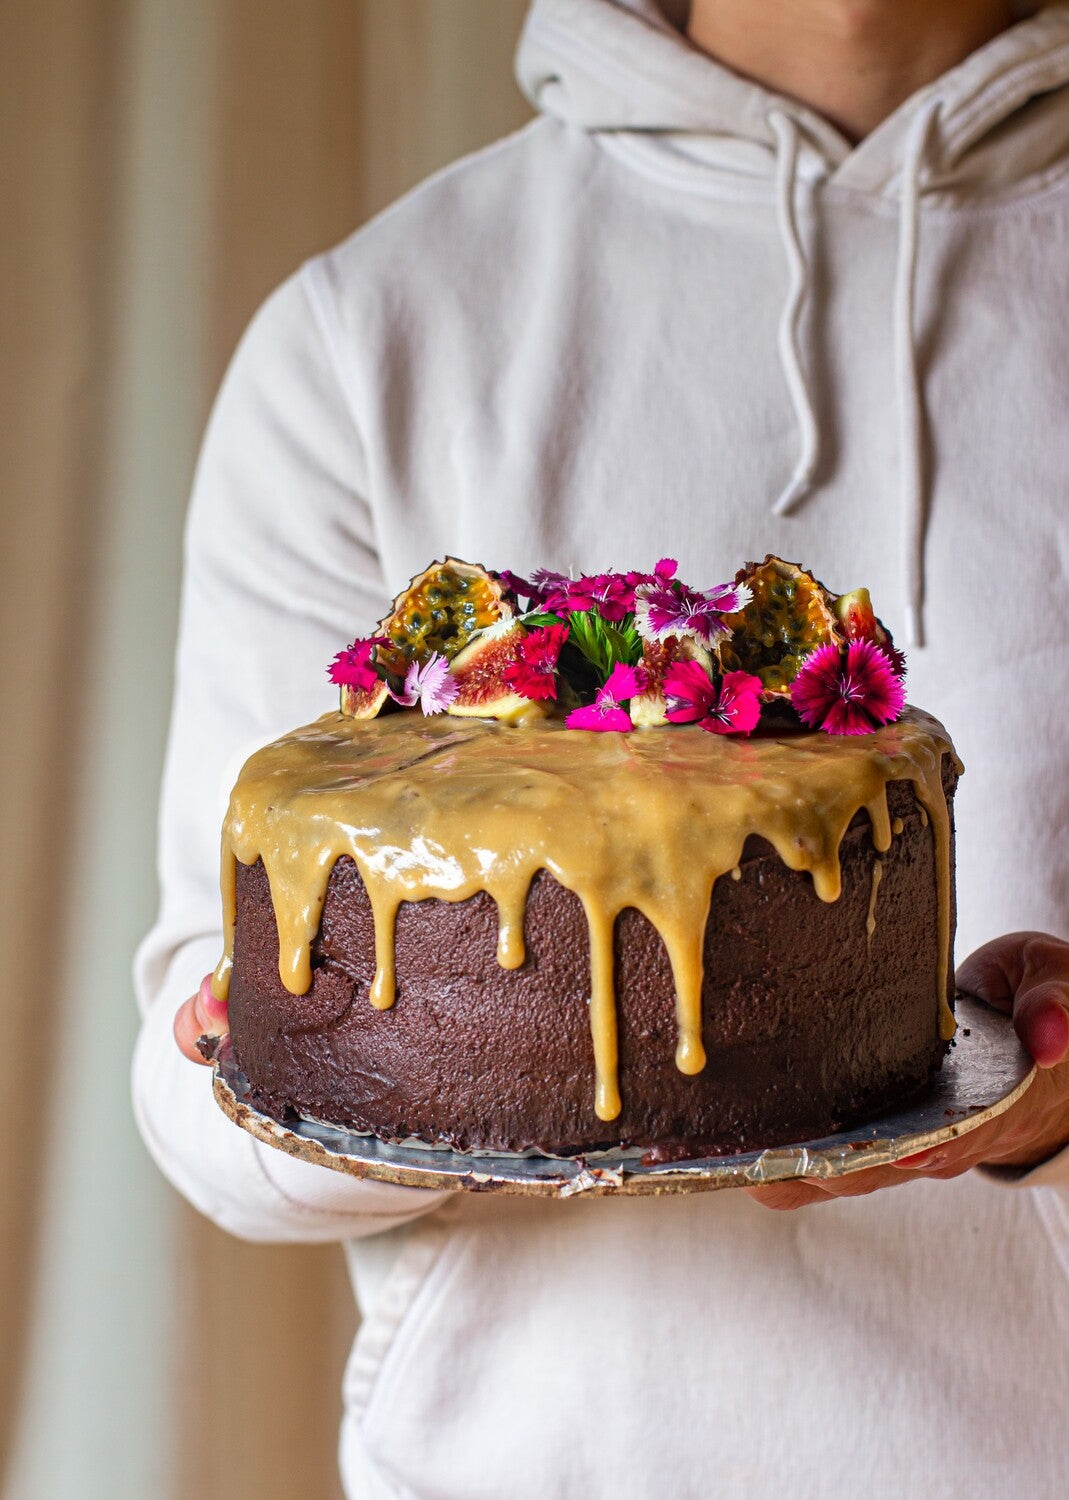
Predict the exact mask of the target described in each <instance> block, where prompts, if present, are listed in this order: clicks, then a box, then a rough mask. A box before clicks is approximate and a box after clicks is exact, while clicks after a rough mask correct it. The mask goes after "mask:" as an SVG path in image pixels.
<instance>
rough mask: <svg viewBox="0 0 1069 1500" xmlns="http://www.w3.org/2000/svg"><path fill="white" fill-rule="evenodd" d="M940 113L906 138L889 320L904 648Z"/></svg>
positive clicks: (928, 111)
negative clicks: (931, 175) (924, 212)
mask: <svg viewBox="0 0 1069 1500" xmlns="http://www.w3.org/2000/svg"><path fill="white" fill-rule="evenodd" d="M938 109H939V100H938V99H931V100H929V101H928V103H927V104H925V105H922V106H921V108H920V109H919V110H918V112H917V114H916V116H915V117H914V120H913V123H912V125H911V127H910V131H909V135H908V137H907V138H906V145H905V151H904V153H903V156H902V177H901V183H900V187H899V203H898V260H897V263H896V265H895V292H894V305H893V308H892V316H891V323H892V329H893V336H894V359H895V408H896V411H897V416H898V454H899V460H898V461H899V465H900V470H899V499H900V502H901V506H902V524H903V572H904V575H905V582H906V644H907V645H909V646H923V645H924V542H925V535H926V533H927V529H928V493H927V487H926V485H925V461H924V411H923V406H922V402H921V388H920V377H919V375H918V373H917V350H916V345H915V342H914V304H915V301H916V296H915V290H916V282H917V227H918V221H919V213H918V208H919V203H920V171H921V164H922V162H923V161H924V153H925V149H926V147H927V144H928V134H929V132H930V130H931V127H932V121H933V120H934V118H935V115H936V112H937V111H938Z"/></svg>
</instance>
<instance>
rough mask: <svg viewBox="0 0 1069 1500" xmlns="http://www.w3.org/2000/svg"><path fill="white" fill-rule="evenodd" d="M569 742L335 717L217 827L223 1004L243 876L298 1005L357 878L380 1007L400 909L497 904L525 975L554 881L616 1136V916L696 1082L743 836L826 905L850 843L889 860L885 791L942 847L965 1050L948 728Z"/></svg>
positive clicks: (280, 759)
mask: <svg viewBox="0 0 1069 1500" xmlns="http://www.w3.org/2000/svg"><path fill="white" fill-rule="evenodd" d="M576 739H577V735H576V733H575V732H574V731H570V730H568V729H566V728H565V726H564V724H563V723H562V722H561V721H560V720H558V719H552V718H547V719H545V720H543V721H541V722H538V723H534V724H528V725H525V726H524V727H522V728H515V727H511V726H509V725H506V724H500V723H494V722H487V721H479V722H477V723H476V722H472V721H470V720H469V721H468V722H464V721H463V720H458V719H456V718H449V717H446V716H444V715H443V716H440V717H438V716H434V717H424V716H423V715H419V714H394V715H392V716H389V717H384V718H382V719H381V720H378V721H376V722H374V723H371V722H367V721H362V720H359V719H353V718H350V717H347V716H345V715H343V714H327V715H324V717H323V718H321V719H319V720H317V721H316V722H315V723H314V724H311V725H308V726H306V727H304V728H302V729H298V730H296V731H294V732H293V733H292V734H290V735H287V736H285V737H284V738H283V739H281V740H278V741H276V742H275V743H274V744H272V745H269V746H268V747H266V748H265V749H263V750H261V751H259V752H258V753H257V754H256V755H254V756H253V757H252V758H251V759H250V760H249V761H248V762H247V763H246V765H245V767H244V769H243V770H242V772H241V775H240V777H239V780H238V783H237V785H236V787H235V788H234V792H233V795H232V798H231V802H230V809H229V812H228V815H227V819H226V823H225V825H224V829H223V841H222V855H223V858H222V888H223V900H224V919H225V954H224V956H223V958H222V959H221V961H220V963H219V966H218V968H217V970H216V973H215V978H214V982H213V987H214V990H215V993H216V995H217V996H219V998H225V996H226V992H227V985H228V978H229V972H230V967H231V962H232V955H233V941H234V925H235V916H236V913H235V892H236V867H237V862H239V861H240V862H241V863H243V864H246V865H249V864H253V863H255V861H256V860H257V859H261V860H262V861H263V864H264V867H265V870H266V872H267V876H268V880H269V882H270V888H271V897H272V902H273V905H274V910H275V916H276V920H277V925H278V934H279V974H280V976H281V979H282V982H283V984H284V985H285V987H286V988H287V989H288V990H289V991H290V992H291V993H292V994H294V995H301V994H304V993H305V992H306V991H307V990H308V988H309V986H310V984H311V981H312V969H311V950H312V944H313V941H314V939H315V937H316V934H317V932H318V930H319V924H320V917H321V914H322V910H323V904H324V901H325V899H326V891H327V883H328V881H329V878H330V872H331V870H332V869H333V867H334V864H335V863H336V861H337V860H338V859H339V858H341V857H342V856H343V855H347V856H348V857H349V858H350V859H352V860H353V862H354V864H355V865H356V867H357V869H358V871H359V873H360V876H361V879H362V880H363V882H364V885H365V887H366V889H367V893H368V897H369V900H370V902H371V907H372V911H373V914H374V930H375V976H374V980H373V982H372V984H371V986H370V993H369V1000H370V1002H371V1004H373V1005H375V1006H376V1007H378V1008H379V1009H387V1008H389V1007H390V1006H391V1005H392V1004H393V1003H394V998H395V992H396V979H395V970H394V943H393V939H394V921H395V918H396V914H397V909H398V907H399V906H400V904H401V903H402V902H404V901H417V902H418V901H424V900H428V899H431V898H434V899H437V900H440V901H447V902H459V901H464V900H467V899H468V898H469V897H471V896H473V895H475V894H476V893H477V892H479V891H486V892H487V893H488V894H489V895H490V896H491V897H492V898H493V900H494V901H495V903H496V905H497V910H498V914H499V940H498V949H497V955H498V962H499V963H500V964H501V966H502V967H503V968H506V969H513V968H517V967H519V966H520V965H521V964H522V963H523V962H524V961H525V952H524V938H523V924H524V911H525V906H526V900H527V893H528V890H529V888H530V884H531V881H532V880H533V878H534V876H535V874H536V873H537V872H538V871H540V870H545V871H547V872H548V873H549V874H551V875H552V876H553V878H554V879H555V880H557V881H558V882H559V883H560V884H561V885H562V886H564V887H566V888H567V889H568V890H570V891H573V892H574V893H575V895H576V896H577V897H578V898H579V900H580V901H581V903H582V906H583V910H584V912H585V914H586V920H587V924H588V928H589V934H590V1026H591V1036H592V1042H593V1052H594V1061H595V1075H596V1097H595V1111H596V1114H597V1116H598V1118H599V1119H601V1120H606V1121H608V1120H612V1119H615V1118H616V1117H617V1115H618V1114H619V1113H620V1107H621V1103H620V1093H619V1084H618V1077H617V1017H616V998H615V976H614V964H613V929H614V924H615V921H616V918H617V916H618V915H619V914H620V912H622V911H623V910H624V909H625V908H627V907H634V908H636V909H637V910H638V911H640V912H642V913H643V914H644V915H645V916H646V917H647V918H648V919H649V921H650V922H651V923H652V925H653V926H654V927H655V928H656V930H657V931H658V933H659V934H660V936H661V939H662V941H663V943H664V946H665V949H666V951H667V954H668V957H669V960H670V962H671V967H672V974H673V980H674V985H675V994H676V1008H677V1043H676V1065H677V1066H678V1067H679V1069H680V1071H681V1072H683V1073H687V1074H694V1073H699V1072H700V1071H701V1070H702V1068H703V1067H704V1065H705V1053H704V1050H703V1046H702V1034H701V1033H702V1026H701V997H702V979H703V960H702V955H703V947H704V940H705V928H706V922H707V918H708V913H709V906H710V901H711V898H712V892H713V887H714V885H715V882H716V881H717V880H718V879H720V877H721V876H723V875H725V874H728V873H729V872H732V871H733V870H734V869H735V868H737V867H738V864H739V860H740V858H741V854H742V849H743V845H744V844H745V842H746V839H747V837H748V836H749V835H751V834H756V835H758V836H760V837H761V838H763V839H765V840H766V841H767V842H768V843H769V844H770V845H772V847H773V848H774V849H775V850H776V852H777V853H778V855H779V857H780V858H781V859H782V861H783V862H784V864H785V865H786V866H788V867H789V868H790V869H792V870H798V871H806V872H808V873H809V874H810V875H811V877H812V880H813V885H814V889H815V892H816V894H817V896H818V897H819V898H820V899H821V900H822V901H829V902H830V901H835V900H836V899H837V898H838V896H839V894H840V889H841V871H840V862H839V848H840V842H841V840H842V837H843V834H844V833H845V831H846V828H847V827H848V825H849V824H850V822H851V820H852V819H853V817H854V816H855V814H856V813H857V812H859V811H860V810H862V809H865V810H866V811H867V813H868V816H869V820H870V823H871V828H872V840H873V844H874V846H875V849H876V851H877V854H884V853H886V851H887V850H888V849H890V847H891V843H892V838H893V836H894V833H895V832H897V831H899V829H898V828H896V829H894V830H892V825H891V821H890V817H889V813H888V806H887V786H888V784H889V783H890V782H892V781H908V782H911V783H912V785H913V788H914V791H915V794H916V798H917V802H918V804H919V806H920V809H921V811H922V816H923V817H926V819H927V820H928V821H929V823H930V825H931V828H932V831H933V835H934V856H935V871H934V874H935V880H936V889H937V897H938V926H939V930H938V945H939V972H938V976H937V981H936V990H937V1004H938V1007H939V1027H940V1033H941V1035H942V1037H943V1039H944V1040H949V1039H950V1037H952V1036H953V1034H954V1018H953V1014H952V1012H951V1010H950V1007H949V1005H948V1003H947V977H948V963H949V948H950V904H951V901H950V880H951V871H950V826H949V815H948V811H947V804H946V799H945V796H944V793H943V788H942V780H941V762H942V757H943V756H944V755H950V756H951V757H953V756H954V751H953V747H952V745H951V743H950V740H949V738H948V737H947V735H946V733H945V731H944V730H943V729H942V727H941V726H940V725H939V724H938V722H937V721H936V720H934V719H932V718H931V717H930V716H928V715H927V714H925V713H923V712H921V711H920V710H917V709H912V708H910V709H906V710H905V712H904V713H903V715H902V716H901V717H900V718H899V719H898V720H897V722H894V723H890V724H887V725H885V726H883V727H881V728H878V729H874V730H873V732H872V733H871V734H864V735H858V736H856V737H832V736H830V735H824V734H820V733H800V734H785V735H783V736H775V737H773V736H764V735H762V736H761V737H757V738H753V739H751V738H749V737H748V736H744V735H711V734H707V733H704V732H703V731H702V729H701V728H699V727H697V726H695V725H693V724H690V725H685V726H680V727H677V728H674V729H673V730H672V732H670V733H665V734H649V733H635V734H619V733H606V734H595V733H589V734H583V736H582V741H583V743H582V753H581V754H579V753H577V745H576ZM696 773H697V774H696ZM896 823H897V820H896ZM873 897H875V886H874V888H873ZM874 906H875V900H873V902H872V907H874ZM872 914H873V913H872V910H871V908H870V916H871V915H872Z"/></svg>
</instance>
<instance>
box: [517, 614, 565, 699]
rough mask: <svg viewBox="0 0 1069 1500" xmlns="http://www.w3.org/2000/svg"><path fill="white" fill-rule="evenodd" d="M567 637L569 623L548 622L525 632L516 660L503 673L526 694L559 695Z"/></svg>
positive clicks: (526, 696) (539, 696)
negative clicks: (560, 660) (559, 667)
mask: <svg viewBox="0 0 1069 1500" xmlns="http://www.w3.org/2000/svg"><path fill="white" fill-rule="evenodd" d="M567 639H568V627H567V625H547V626H545V627H544V628H543V629H540V630H532V631H530V632H529V634H527V635H525V636H524V638H523V640H522V641H521V642H520V644H519V646H518V648H517V653H516V660H515V661H510V662H509V664H508V665H507V666H506V667H505V670H504V672H503V673H502V676H503V677H504V679H505V681H506V682H507V683H508V685H509V687H510V688H512V689H513V690H514V691H515V692H517V693H519V694H520V696H521V697H522V698H556V696H557V677H556V672H557V658H558V657H559V656H560V653H561V647H562V646H563V645H564V642H565V641H566V640H567Z"/></svg>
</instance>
